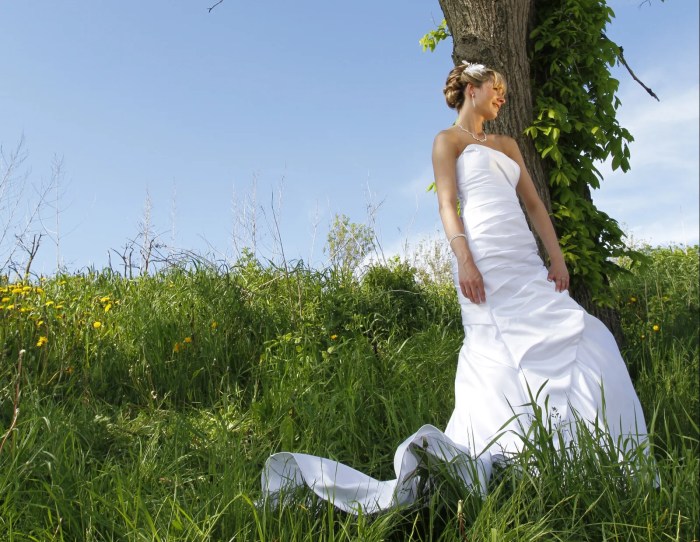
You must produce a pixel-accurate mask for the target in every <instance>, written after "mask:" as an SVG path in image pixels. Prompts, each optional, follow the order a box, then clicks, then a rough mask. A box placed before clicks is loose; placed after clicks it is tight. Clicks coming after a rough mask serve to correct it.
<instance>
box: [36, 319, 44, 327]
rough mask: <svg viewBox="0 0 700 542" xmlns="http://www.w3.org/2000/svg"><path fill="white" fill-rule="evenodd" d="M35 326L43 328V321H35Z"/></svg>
mask: <svg viewBox="0 0 700 542" xmlns="http://www.w3.org/2000/svg"><path fill="white" fill-rule="evenodd" d="M36 325H37V326H43V325H44V321H43V320H37V321H36Z"/></svg>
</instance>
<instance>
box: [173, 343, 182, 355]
mask: <svg viewBox="0 0 700 542" xmlns="http://www.w3.org/2000/svg"><path fill="white" fill-rule="evenodd" d="M180 350H182V345H181V344H180V343H175V346H173V352H175V353H176V354H177V353H178V352H179V351H180Z"/></svg>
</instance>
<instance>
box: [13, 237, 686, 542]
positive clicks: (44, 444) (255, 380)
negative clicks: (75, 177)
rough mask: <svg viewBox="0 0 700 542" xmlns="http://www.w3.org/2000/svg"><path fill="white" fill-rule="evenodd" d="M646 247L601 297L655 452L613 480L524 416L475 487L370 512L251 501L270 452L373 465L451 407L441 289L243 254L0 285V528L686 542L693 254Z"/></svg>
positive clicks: (212, 535)
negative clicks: (494, 467) (500, 460)
mask: <svg viewBox="0 0 700 542" xmlns="http://www.w3.org/2000/svg"><path fill="white" fill-rule="evenodd" d="M646 252H647V255H648V260H649V261H648V262H647V264H646V265H645V266H643V267H641V268H638V269H634V270H632V271H631V272H630V273H629V274H626V275H624V276H622V277H620V278H618V279H617V280H616V282H615V284H613V289H614V293H615V296H616V299H617V301H618V306H619V310H620V314H621V319H622V325H623V329H624V332H625V337H626V342H625V345H624V346H623V354H624V357H625V359H626V361H627V362H628V365H629V368H630V372H631V374H632V376H633V378H634V381H635V386H636V388H637V390H638V392H639V396H640V400H641V402H642V405H643V407H644V409H645V413H646V417H647V420H648V421H649V424H650V426H651V427H650V432H651V441H652V445H653V458H654V461H655V463H652V462H651V461H646V462H645V461H637V462H636V463H635V464H636V465H637V466H636V468H637V473H636V475H634V476H630V474H629V472H627V471H626V470H625V469H624V468H623V467H624V465H621V463H620V461H618V459H617V457H610V454H609V453H607V452H606V449H605V448H604V447H601V446H600V445H599V444H598V443H597V442H596V441H595V438H591V439H588V440H587V439H586V438H585V437H584V438H582V441H581V442H580V444H579V446H578V447H577V449H576V453H573V454H571V453H569V454H568V455H567V454H565V455H562V453H561V452H557V451H556V450H554V449H552V448H551V447H548V444H547V443H548V442H549V440H548V439H549V436H548V435H547V433H546V431H545V427H544V426H545V424H544V423H543V424H542V425H541V427H540V428H539V430H538V431H536V432H535V434H534V435H533V436H532V440H533V442H538V443H540V445H539V446H537V447H533V448H530V449H529V450H528V451H527V452H525V453H523V454H522V456H521V457H519V458H518V460H517V462H516V463H515V464H513V465H510V466H509V467H507V468H504V469H501V470H500V471H499V472H497V473H496V475H495V476H494V477H493V478H492V480H491V482H490V486H489V494H488V496H487V497H486V498H485V499H481V498H478V497H475V496H473V495H470V494H469V492H468V491H467V490H465V488H462V487H459V485H458V484H455V482H454V481H452V480H450V479H449V477H442V478H441V477H440V476H438V479H437V482H436V483H435V484H434V485H433V486H432V488H431V490H430V491H429V492H428V493H427V494H426V495H425V497H424V499H423V501H422V502H421V503H420V505H417V506H414V507H411V508H407V509H402V510H395V511H392V512H390V513H386V514H383V515H380V516H373V517H367V516H360V517H355V516H351V515H347V514H344V513H342V512H339V511H337V510H335V509H334V508H333V507H332V506H329V505H328V504H327V503H324V502H318V501H316V500H315V499H314V498H313V497H312V496H310V495H308V494H307V493H305V492H301V493H300V495H298V496H297V498H296V499H295V500H294V502H293V504H291V505H289V506H285V507H277V508H271V507H259V506H257V505H256V502H257V500H258V498H259V497H260V472H261V468H262V466H263V463H264V461H265V459H266V458H267V457H268V456H269V455H270V454H271V453H274V452H276V451H280V450H291V451H297V452H308V453H313V454H315V455H322V456H326V457H332V458H334V459H337V460H340V461H343V462H345V463H348V464H350V465H352V466H353V467H355V468H358V469H359V470H362V471H364V472H367V473H369V474H370V475H372V476H375V477H377V478H381V479H388V478H392V477H393V469H392V459H393V452H394V449H395V447H396V446H397V445H398V444H399V443H400V442H401V441H402V440H403V439H404V438H405V437H406V436H407V435H409V434H411V433H413V432H414V431H415V430H416V429H418V427H420V426H421V425H423V424H425V423H431V424H433V425H436V426H438V427H444V425H445V423H446V421H447V419H448V417H449V414H450V412H451V410H452V402H453V399H452V393H453V390H452V385H453V378H454V370H455V366H456V359H457V351H458V349H459V347H460V345H461V340H462V336H461V324H460V321H459V310H458V307H457V306H456V302H455V300H454V295H453V293H452V290H451V287H450V286H449V285H445V284H424V283H421V282H420V281H419V280H418V279H417V277H418V276H419V275H418V274H417V273H416V272H415V270H413V269H411V268H410V267H409V266H408V265H405V264H400V263H394V264H392V265H390V266H388V267H382V268H375V269H372V270H370V271H369V272H368V273H367V274H366V275H365V277H364V279H363V280H362V281H360V282H357V281H354V280H352V279H350V278H349V277H344V276H338V275H336V274H335V273H334V272H333V271H332V270H320V271H319V270H312V269H307V268H305V267H303V266H301V265H299V266H297V267H296V268H294V269H289V270H280V269H275V268H272V267H265V266H262V265H260V264H259V263H258V262H256V261H254V260H252V259H250V258H246V259H243V260H241V261H240V262H239V264H238V265H237V266H235V267H233V268H230V269H212V268H209V267H206V266H200V265H192V266H191V267H190V268H182V267H181V268H176V269H171V270H169V271H167V272H162V273H159V274H157V275H155V276H148V277H140V278H138V279H134V280H125V279H124V278H122V277H119V276H117V275H115V274H113V273H111V272H109V271H104V272H87V273H82V274H73V275H65V276H55V277H50V278H47V279H44V280H41V281H40V282H37V283H35V284H7V283H6V284H3V285H1V286H0V290H1V292H0V293H1V294H2V303H1V305H2V309H1V310H0V339H1V341H2V342H1V344H2V351H1V352H0V432H2V434H3V435H4V434H5V433H7V432H8V428H10V426H11V423H12V420H13V417H14V412H15V411H14V407H15V403H16V398H15V390H16V389H17V386H19V389H20V390H21V395H20V396H19V403H18V405H17V406H19V414H18V415H17V420H16V425H15V427H14V428H13V429H12V430H11V431H9V433H8V437H7V440H6V442H5V443H4V445H3V447H2V449H0V539H2V540H17V541H20V540H21V541H30V540H66V541H72V540H88V541H93V540H94V541H102V540H134V541H136V540H177V541H185V540H192V541H194V540H265V541H268V540H269V541H273V540H280V541H293V540H299V541H305V540H308V541H317V540H327V541H340V540H366V541H379V540H396V541H404V540H415V541H418V540H425V541H427V540H431V541H462V540H470V541H474V540H480V541H507V540H528V541H529V540H561V541H570V540H596V541H598V540H615V541H617V540H620V541H622V540H625V541H642V540H644V541H652V540H660V541H661V540H664V541H671V540H678V541H689V540H694V539H698V537H699V536H700V533H699V528H698V525H699V524H700V496H699V495H698V489H697V480H698V478H699V476H700V460H699V457H698V451H699V449H700V447H699V445H698V439H699V436H700V432H699V430H698V412H699V408H700V407H699V405H698V397H699V390H698V371H699V368H698V249H697V247H694V248H687V249H680V248H656V249H647V250H646ZM20 350H25V353H24V356H23V360H22V365H23V366H22V371H21V373H19V371H18V364H17V361H18V358H19V352H20ZM654 465H655V466H654ZM656 472H658V476H659V486H658V488H657V489H654V488H653V484H652V483H651V481H650V480H651V478H652V477H653V474H654V473H656ZM459 500H462V501H463V514H462V516H461V519H460V517H458V515H457V502H458V501H459Z"/></svg>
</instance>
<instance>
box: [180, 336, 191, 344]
mask: <svg viewBox="0 0 700 542" xmlns="http://www.w3.org/2000/svg"><path fill="white" fill-rule="evenodd" d="M182 342H183V343H185V344H190V343H191V342H192V337H185V338H184V339H182Z"/></svg>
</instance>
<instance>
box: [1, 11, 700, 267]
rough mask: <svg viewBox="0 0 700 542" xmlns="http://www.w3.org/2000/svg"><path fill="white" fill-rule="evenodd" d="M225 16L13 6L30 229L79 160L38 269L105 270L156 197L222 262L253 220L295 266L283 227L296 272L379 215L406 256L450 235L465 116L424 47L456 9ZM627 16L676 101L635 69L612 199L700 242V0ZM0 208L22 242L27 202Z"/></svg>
mask: <svg viewBox="0 0 700 542" xmlns="http://www.w3.org/2000/svg"><path fill="white" fill-rule="evenodd" d="M212 3H213V2H211V1H202V0H192V1H189V2H177V3H175V2H167V1H165V0H150V1H149V2H142V1H136V0H123V1H120V2H97V1H88V0H80V1H78V0H61V1H56V0H51V1H49V0H23V1H21V2H20V1H9V0H4V1H1V2H0V50H2V51H3V52H4V54H3V55H2V56H1V58H0V74H2V76H1V77H2V84H0V144H2V147H3V151H4V153H5V154H6V155H7V154H9V152H10V151H11V150H12V149H13V148H14V147H16V145H17V144H18V142H19V141H20V140H21V139H22V138H24V150H25V151H26V153H27V158H26V160H25V161H24V163H23V164H22V168H20V170H19V171H18V173H17V176H18V177H17V178H18V179H19V178H21V177H22V176H25V177H26V179H27V183H28V185H27V186H28V188H27V190H26V191H25V192H24V193H23V194H22V195H21V197H20V198H19V199H20V201H19V209H18V212H17V214H15V222H16V221H17V219H18V217H22V216H24V214H26V212H27V209H28V208H30V207H31V203H32V201H35V199H36V191H37V190H38V187H40V186H42V185H46V183H48V182H49V181H50V180H51V164H52V160H53V159H54V156H58V157H62V158H63V170H62V176H61V177H60V179H59V186H58V192H57V193H58V196H59V197H58V201H57V203H58V208H59V212H58V213H57V212H56V211H55V210H54V208H53V207H51V206H45V207H44V208H43V210H42V216H41V218H42V221H43V224H44V226H45V227H46V228H47V229H48V230H53V234H52V235H51V236H48V237H46V238H45V239H44V241H43V244H42V247H41V248H40V251H39V255H38V256H37V260H36V262H35V265H34V271H35V272H41V273H45V274H50V273H52V272H53V271H54V270H55V268H56V265H57V263H58V262H60V263H61V265H64V266H66V267H67V268H68V269H70V270H78V269H82V268H85V267H86V266H89V265H95V266H96V267H98V268H99V267H102V266H104V265H106V263H107V261H108V260H107V255H108V252H109V250H110V249H119V248H120V247H123V246H124V244H125V242H127V240H128V239H131V238H134V237H135V236H136V235H137V233H138V232H139V223H140V222H141V221H142V220H143V216H144V207H145V200H146V195H147V194H148V195H149V197H150V200H151V204H152V210H151V220H152V224H153V227H154V230H155V231H156V232H157V233H158V234H159V235H160V239H161V241H163V242H164V243H168V244H171V245H174V246H176V247H179V248H183V249H194V250H197V251H200V252H203V253H209V254H211V255H212V257H215V258H222V259H224V258H228V259H231V258H235V256H236V254H237V249H240V247H241V244H243V243H245V242H246V240H249V239H250V230H251V225H252V224H253V222H255V226H256V228H257V232H258V233H257V237H258V242H257V249H258V254H259V255H260V256H261V257H263V258H273V259H279V257H280V244H279V243H278V242H277V241H276V238H275V233H274V232H275V231H277V227H279V232H280V236H281V240H282V244H281V246H282V247H283V248H284V252H285V257H286V258H287V259H298V258H301V259H303V260H304V261H306V262H310V263H311V264H312V265H322V264H323V261H324V259H325V255H324V253H323V245H324V243H325V239H326V234H327V232H328V228H329V224H330V222H331V221H332V218H333V216H334V215H335V214H340V213H342V214H346V215H348V216H349V217H350V219H351V220H353V221H355V222H366V221H368V216H367V208H368V206H370V207H372V206H374V207H377V209H376V211H375V212H374V213H373V217H374V226H375V228H376V229H377V231H378V233H379V237H380V239H381V242H382V247H383V249H384V251H385V252H387V253H396V252H399V253H400V252H401V251H402V250H403V248H402V247H404V246H405V244H406V242H407V241H408V243H409V244H413V245H415V244H416V243H418V242H419V240H420V239H423V238H425V237H429V236H431V235H433V236H434V235H436V232H438V231H439V228H440V224H439V220H438V216H437V208H436V204H435V197H434V196H433V195H431V194H426V192H425V187H426V186H427V185H428V184H429V182H430V181H431V167H430V149H431V144H432V139H433V137H434V135H435V134H436V133H437V132H438V131H439V130H441V129H443V128H445V127H447V126H449V125H450V124H451V123H452V122H453V119H454V113H453V112H452V111H451V110H449V109H448V108H447V107H446V106H445V105H444V100H443V97H442V92H441V89H442V86H443V84H444V80H445V77H446V75H447V72H448V71H449V69H450V68H451V65H452V64H451V58H450V55H451V43H444V44H441V46H439V47H438V49H437V50H436V51H435V52H434V53H423V52H422V51H421V48H420V46H419V45H418V39H419V38H420V37H421V36H422V35H423V34H424V33H425V32H426V31H428V30H430V29H431V28H433V27H434V25H435V24H436V23H437V22H439V21H440V20H441V18H442V14H441V12H440V8H439V5H438V2H437V0H427V1H423V0H420V1H419V0H411V1H406V0H385V1H382V2H374V1H369V0H357V1H355V2H344V3H334V2H327V1H324V2H322V1H319V0H308V1H302V2H293V3H292V2H287V1H282V0H271V1H269V2H241V1H238V0H225V1H224V2H223V3H222V4H221V5H219V6H218V7H217V8H216V9H214V11H212V12H211V13H209V12H208V11H207V7H208V6H209V5H211V4H212ZM609 4H610V5H611V7H612V8H613V9H614V10H615V12H616V15H617V16H616V18H615V20H614V21H613V24H612V25H611V27H610V28H609V31H608V34H609V36H610V37H611V38H612V39H614V40H615V41H617V42H618V43H619V44H621V45H623V46H624V50H625V57H626V58H627V60H628V61H629V63H630V64H631V66H632V67H633V69H634V70H635V72H636V73H637V75H638V76H639V77H640V78H641V79H642V80H644V81H645V82H646V83H647V84H648V85H649V86H651V87H652V88H653V89H654V90H655V91H656V93H657V94H658V95H659V97H660V98H661V102H660V103H659V102H656V101H654V100H652V99H651V98H649V97H648V95H647V94H646V93H645V92H644V91H643V90H642V89H641V87H639V86H638V85H637V84H636V83H634V82H633V81H632V80H631V78H630V77H629V76H628V75H626V73H623V72H621V71H618V78H619V79H620V80H621V89H620V96H621V98H622V101H623V106H622V109H621V112H620V119H621V122H622V124H623V125H625V126H626V127H627V128H629V129H630V131H631V132H632V134H633V135H634V136H635V138H636V141H635V143H633V145H632V147H631V150H632V162H631V163H632V170H631V171H630V172H629V173H627V174H624V175H623V174H620V173H619V172H614V173H613V172H610V171H609V168H607V167H606V166H605V165H603V166H602V169H601V170H602V171H603V173H604V174H605V177H606V178H605V181H604V183H603V188H602V189H601V190H600V191H598V192H596V193H595V194H594V199H595V201H596V203H597V204H598V205H599V207H601V208H602V209H603V210H604V211H606V212H607V213H608V214H610V215H611V216H613V217H615V218H617V219H618V220H619V221H620V223H621V224H622V225H623V227H624V229H625V230H626V231H627V232H628V233H629V234H630V236H631V237H632V239H633V240H634V241H635V242H649V243H651V244H668V243H680V244H683V243H688V244H695V243H697V242H698V176H699V173H698V145H699V142H698V101H699V98H698V2H696V1H695V0H669V1H667V2H665V3H662V2H660V1H659V0H652V1H651V2H650V3H643V5H641V6H640V4H642V2H641V0H612V1H611V2H609ZM15 194H17V192H15ZM55 196H56V192H52V198H51V199H52V200H55V199H56V198H55ZM0 197H5V201H3V202H2V203H3V205H2V206H1V207H3V209H0V218H2V220H3V222H2V223H1V224H0V225H2V224H5V223H7V220H8V216H9V215H8V213H9V212H10V210H9V208H8V206H7V202H12V201H13V200H12V194H5V195H4V196H0ZM16 203H17V202H16V201H15V204H16ZM14 206H15V205H14V204H13V205H11V207H13V208H14ZM250 207H255V208H256V213H255V220H253V218H252V215H251V213H250ZM246 209H247V211H246ZM57 219H58V223H59V226H58V231H59V238H60V239H59V241H58V243H57V242H56V234H55V230H56V229H57V228H56V222H57ZM234 241H235V242H234ZM6 242H7V240H6ZM4 250H6V249H4ZM112 259H113V262H114V261H115V256H114V254H113V256H112Z"/></svg>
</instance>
